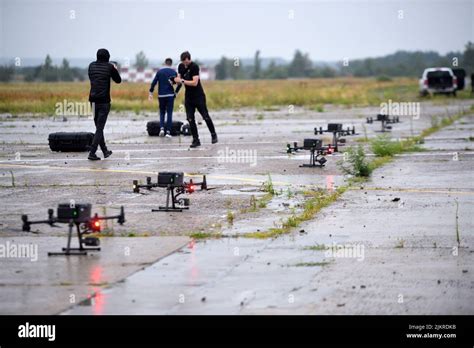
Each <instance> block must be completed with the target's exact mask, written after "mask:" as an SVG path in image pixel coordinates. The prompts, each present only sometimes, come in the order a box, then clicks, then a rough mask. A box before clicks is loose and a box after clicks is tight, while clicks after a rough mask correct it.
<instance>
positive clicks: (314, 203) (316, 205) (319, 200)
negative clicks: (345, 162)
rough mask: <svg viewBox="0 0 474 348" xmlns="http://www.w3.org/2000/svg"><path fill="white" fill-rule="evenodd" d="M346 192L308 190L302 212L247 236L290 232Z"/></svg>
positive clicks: (273, 236) (269, 235)
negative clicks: (275, 225)
mask: <svg viewBox="0 0 474 348" xmlns="http://www.w3.org/2000/svg"><path fill="white" fill-rule="evenodd" d="M343 192H344V189H339V190H336V191H335V192H332V193H328V192H326V191H307V192H305V196H307V197H309V198H308V199H307V200H305V202H304V207H303V211H302V212H301V213H300V214H293V215H291V216H290V217H288V218H287V219H286V220H285V221H283V222H282V224H281V226H280V227H272V228H270V229H268V230H267V231H259V232H252V233H247V234H245V235H244V237H246V238H257V239H265V238H275V237H278V236H280V235H283V234H287V233H289V232H290V231H291V230H292V229H294V228H296V227H298V226H299V225H300V224H301V223H302V222H304V221H308V220H310V219H312V218H313V217H314V216H315V215H316V214H317V213H318V212H319V211H320V210H321V209H323V208H325V207H327V206H328V205H330V204H331V203H333V202H334V201H336V199H337V198H338V197H339V196H340V195H341V194H342V193H343Z"/></svg>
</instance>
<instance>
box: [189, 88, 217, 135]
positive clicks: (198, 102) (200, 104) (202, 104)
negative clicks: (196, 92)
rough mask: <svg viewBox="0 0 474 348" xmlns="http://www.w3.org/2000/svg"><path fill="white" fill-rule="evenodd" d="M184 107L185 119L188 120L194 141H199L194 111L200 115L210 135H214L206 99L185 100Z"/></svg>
mask: <svg viewBox="0 0 474 348" xmlns="http://www.w3.org/2000/svg"><path fill="white" fill-rule="evenodd" d="M184 106H185V107H186V118H187V119H188V122H189V126H190V128H191V134H192V136H193V139H194V140H199V133H198V129H197V125H196V116H195V113H196V109H197V111H199V113H200V114H201V116H202V118H203V119H204V121H205V122H206V124H207V128H209V132H211V134H216V129H215V128H214V123H213V122H212V119H211V116H209V111H207V105H206V97H205V96H203V97H199V98H195V99H190V98H186V100H185V102H184Z"/></svg>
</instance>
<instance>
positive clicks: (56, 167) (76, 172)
mask: <svg viewBox="0 0 474 348" xmlns="http://www.w3.org/2000/svg"><path fill="white" fill-rule="evenodd" d="M469 106H470V103H469V102H457V103H452V104H451V105H433V104H428V103H427V104H423V105H422V114H421V117H420V118H418V119H414V120H413V119H411V118H408V119H402V123H400V124H396V125H394V127H393V130H392V132H391V133H392V136H393V137H397V138H398V137H400V138H401V137H407V136H410V135H412V134H417V133H419V132H420V131H421V130H423V129H426V128H428V127H429V126H430V125H431V122H432V117H433V116H437V117H442V116H446V115H448V114H455V113H457V112H459V111H460V110H461V109H462V108H464V109H467V108H469ZM325 110H326V108H325ZM327 110H328V111H327V112H324V113H317V112H308V111H305V110H297V111H296V113H295V114H291V115H288V114H287V113H285V112H284V111H279V112H263V114H264V116H263V117H261V116H257V115H260V114H261V113H262V112H257V111H254V110H247V111H243V112H238V113H235V112H231V111H228V112H219V113H215V114H214V115H213V116H214V118H215V121H216V122H215V123H216V125H217V129H218V130H219V140H220V142H219V144H217V145H211V144H210V136H209V134H208V132H207V130H206V129H205V126H200V130H201V134H202V141H203V146H202V147H201V148H200V149H197V150H188V144H189V142H190V138H189V137H181V138H173V139H171V140H169V139H161V138H156V137H147V136H146V135H144V129H145V124H146V121H148V120H149V119H150V117H151V116H149V117H145V116H143V115H138V116H133V117H132V116H129V117H127V115H113V116H112V117H111V119H110V121H109V123H108V125H107V127H108V128H107V129H106V136H107V138H108V139H109V140H110V144H111V145H110V147H111V148H112V150H113V151H114V155H113V156H112V157H111V158H110V159H107V160H105V161H100V162H97V163H90V162H88V161H87V160H86V159H85V156H84V154H65V153H51V152H50V151H49V149H48V148H47V145H45V139H46V138H47V133H48V132H53V131H59V130H63V129H64V125H65V124H66V125H67V127H68V129H74V130H77V131H85V130H89V129H88V127H90V122H91V121H90V120H87V119H77V118H70V119H68V121H67V122H62V121H57V120H52V119H42V120H39V119H34V118H32V119H29V120H25V121H18V120H13V119H9V118H8V119H7V118H4V119H3V122H2V123H1V124H0V129H1V130H2V139H3V140H4V144H3V145H2V157H1V158H0V185H1V190H0V194H1V202H2V203H1V204H2V212H1V225H0V236H4V237H7V236H8V237H17V236H21V237H22V238H25V240H30V239H34V238H38V239H41V240H43V239H46V238H54V237H52V236H56V237H57V236H64V232H61V231H58V230H57V229H51V228H49V227H48V226H39V227H38V228H37V229H35V231H36V232H38V233H39V234H38V235H35V236H34V237H31V235H30V234H27V233H24V232H21V224H20V222H21V220H20V216H21V214H25V213H26V214H29V215H30V217H31V218H32V219H36V218H45V217H46V209H47V208H53V207H55V206H56V205H57V204H58V203H62V202H63V201H65V202H67V201H69V200H70V199H75V201H76V202H79V201H84V202H90V203H92V204H93V205H94V210H95V211H97V212H99V213H102V212H103V211H105V212H113V211H115V209H117V208H118V207H119V206H121V205H124V206H125V207H126V208H125V209H126V210H125V213H126V219H127V222H126V224H125V225H123V226H118V225H114V226H111V227H112V228H111V229H112V231H111V234H112V235H113V237H110V238H107V243H109V245H114V246H115V244H117V245H122V244H121V243H124V242H123V240H126V239H129V238H126V236H127V235H129V234H130V233H133V235H136V236H138V237H134V238H132V239H133V241H140V243H142V241H143V244H144V245H146V244H147V240H149V239H150V238H153V237H145V236H180V235H190V234H192V233H196V232H204V233H217V234H221V235H222V236H223V238H220V239H210V240H203V241H201V240H195V241H192V242H190V243H187V244H186V246H185V247H184V248H181V249H180V250H179V251H177V252H175V253H173V254H171V255H169V256H167V257H165V258H161V256H159V255H162V253H161V252H160V251H159V249H157V251H156V255H158V256H156V255H155V254H154V252H150V254H149V257H150V259H153V257H155V256H156V259H159V258H161V259H160V261H158V262H156V263H153V264H152V265H151V266H149V267H147V268H146V269H144V270H142V271H139V272H137V273H134V274H133V275H131V276H128V275H129V273H132V271H130V272H129V273H128V274H125V273H126V272H123V273H120V272H119V273H120V275H119V276H117V277H115V278H113V279H112V278H110V279H109V280H107V286H104V287H103V288H101V289H100V290H101V291H100V301H85V302H83V303H81V305H76V306H74V307H72V308H71V309H68V310H66V309H67V308H68V307H69V306H70V304H69V303H68V304H67V305H65V304H64V303H62V304H61V305H57V304H51V305H50V306H49V307H48V303H49V299H46V300H43V301H41V300H38V303H33V304H32V305H31V306H32V308H34V310H33V309H32V312H35V313H41V312H42V311H45V312H47V313H53V312H58V311H64V310H66V311H65V312H64V313H66V314H162V313H166V314H195V313H196V314H217V313H225V314H234V313H245V314H250V313H252V314H253V313H264V314H273V313H287V314H291V313H294V314H303V313H311V314H337V313H347V314H379V313H380V314H386V313H400V314H404V313H412V314H429V313H439V314H459V313H466V314H467V313H469V314H473V313H474V307H473V303H474V301H473V300H474V298H473V295H472V294H473V293H474V291H473V290H474V280H473V273H474V269H473V268H472V261H473V257H474V254H473V253H472V252H471V249H472V247H473V246H472V244H473V236H472V231H473V227H474V226H473V225H474V222H473V218H472V212H473V211H474V210H473V208H474V207H473V204H474V203H473V198H474V187H473V185H474V180H472V179H474V177H473V169H474V166H473V164H474V157H473V153H474V152H473V151H472V150H473V149H474V147H473V145H472V140H469V139H470V137H472V136H473V127H474V122H473V118H472V117H464V118H463V119H461V120H460V121H458V122H456V123H455V124H454V125H452V126H450V127H448V128H446V129H444V130H442V131H441V132H438V133H436V134H434V135H432V136H431V137H429V138H427V139H426V142H425V144H424V145H423V146H424V147H425V148H426V149H427V150H428V151H425V152H418V153H411V154H405V155H402V156H397V158H396V160H395V161H394V162H392V163H390V164H388V165H386V166H384V167H382V168H381V169H379V170H377V171H376V172H375V173H374V174H373V178H372V179H371V180H370V181H369V182H368V183H366V184H364V185H363V186H362V188H361V187H355V188H353V189H351V190H348V191H346V192H345V193H344V194H343V195H342V196H341V197H340V199H338V201H337V202H335V203H334V204H332V205H331V206H330V207H327V208H325V209H323V210H322V211H321V212H320V213H319V214H318V215H317V216H316V217H315V218H314V219H313V220H312V221H309V222H306V223H303V224H302V225H301V226H299V227H298V228H296V229H295V231H294V232H292V233H291V234H289V235H285V236H282V237H279V238H277V239H263V240H260V239H250V238H245V234H246V233H249V232H255V231H264V230H268V229H269V228H271V227H272V226H277V225H278V224H281V221H282V220H283V219H285V218H286V217H288V216H290V215H291V214H292V213H294V212H295V211H298V209H300V205H299V204H300V203H301V196H299V195H298V194H297V192H298V191H301V190H304V189H307V188H311V187H313V188H316V187H317V188H326V187H332V186H335V187H337V186H339V185H341V184H342V183H343V176H342V174H341V172H340V171H339V169H338V168H337V166H336V161H338V160H340V159H341V156H340V155H335V156H328V163H327V166H326V167H325V168H300V167H299V165H300V164H302V163H305V162H307V161H308V160H309V156H307V154H306V153H302V154H301V155H296V156H295V155H291V156H289V155H287V154H286V153H285V145H286V143H287V142H292V141H298V142H300V143H301V142H302V141H303V139H304V138H309V137H313V134H312V129H313V128H314V127H319V126H325V124H326V123H327V122H328V121H329V120H330V121H342V122H343V123H344V124H345V126H352V125H355V126H356V131H357V132H358V133H359V134H358V135H356V136H353V137H347V141H348V143H349V144H354V143H355V142H356V139H358V138H363V137H365V136H367V137H369V138H370V137H373V136H375V135H376V134H379V133H378V132H377V131H378V130H379V127H380V124H379V123H378V122H376V123H374V124H372V125H368V124H365V117H366V116H375V115H376V114H377V108H352V109H348V108H333V109H332V108H327ZM258 118H260V119H258ZM261 118H263V119H261ZM236 120H238V121H236ZM13 125H14V127H13ZM33 125H34V126H35V127H32V126H33ZM364 129H365V130H364ZM324 137H326V138H327V139H329V136H328V135H324ZM25 139H26V140H27V141H26V140H25ZM229 150H235V151H237V150H240V151H248V152H246V153H247V154H249V153H250V154H254V153H255V154H256V157H255V158H254V157H252V156H250V158H246V159H245V161H244V162H243V163H242V162H240V163H235V159H234V158H232V156H229ZM454 152H457V157H456V158H457V160H453V158H454ZM18 153H19V154H20V156H19V158H18V155H17V157H16V158H15V154H18ZM255 159H256V161H255ZM162 170H163V171H164V170H166V171H171V170H180V171H184V172H185V173H187V174H188V178H191V177H192V178H193V179H194V180H199V178H200V177H201V175H202V174H206V175H207V181H208V184H209V186H210V187H213V188H214V189H213V190H210V191H202V192H200V191H198V192H196V193H195V194H193V195H190V196H189V197H190V199H191V207H190V210H189V211H186V212H183V213H151V211H150V210H151V209H152V208H154V207H156V205H161V204H163V203H164V200H165V191H164V190H155V191H152V192H148V191H146V190H144V191H143V192H142V193H140V194H135V193H133V192H132V190H131V182H132V180H136V179H140V180H142V182H144V180H145V178H146V176H153V177H154V176H155V175H156V173H157V172H158V171H162ZM268 173H271V179H272V181H273V184H274V186H275V189H276V190H277V192H281V194H280V195H279V196H276V197H275V198H274V199H272V200H271V201H270V202H268V204H267V205H266V206H265V207H262V208H259V209H257V210H256V211H249V207H251V204H252V203H251V200H252V196H254V197H256V198H257V199H258V198H260V197H262V195H264V192H262V183H264V182H265V181H267V180H268ZM13 181H14V182H15V186H14V187H12V182H13ZM287 191H289V192H290V193H291V192H292V193H293V194H294V195H291V197H292V198H289V197H290V196H288V197H286V194H285V192H287ZM32 198H33V199H32ZM396 198H399V200H396ZM394 199H395V201H393V200H394ZM456 201H457V206H458V219H457V220H456V218H455V217H456V210H455V209H456V208H455V207H456ZM229 213H232V216H233V219H232V222H230V221H229ZM456 221H457V224H458V227H457V228H458V231H460V238H461V239H460V244H459V245H458V244H457V241H456ZM237 236H240V237H238V238H237ZM17 238H18V237H17ZM158 238H164V237H158ZM170 238H172V237H170ZM64 240H65V238H64ZM186 240H187V239H186ZM137 243H138V242H137ZM185 243H186V242H185ZM341 245H346V248H344V249H343V251H344V250H345V251H347V252H349V253H351V252H352V253H356V254H357V255H356V256H357V258H354V257H339V256H337V255H336V257H333V256H334V255H331V254H330V252H329V251H330V250H332V249H329V250H327V249H326V248H327V247H328V246H329V247H330V246H337V247H339V246H341ZM456 246H457V247H458V248H457V249H453V248H455V247H456ZM109 248H110V247H109ZM177 248H179V247H175V248H174V249H177ZM171 249H173V248H171ZM334 250H336V249H334ZM454 250H457V253H456V254H457V256H454V255H453V252H454ZM102 253H104V251H102ZM334 254H335V253H334ZM361 255H362V256H361ZM43 256H44V255H43ZM346 256H347V255H346ZM353 256H354V255H353ZM361 258H362V259H361ZM357 259H361V260H360V261H357ZM2 262H3V261H2ZM55 262H57V261H55ZM59 262H61V261H59ZM75 262H81V261H75ZM147 262H148V261H147ZM147 265H149V263H147ZM51 266H52V265H47V267H46V269H48V267H51ZM116 267H117V266H109V267H108V268H110V272H113V271H114V270H115V269H116ZM74 268H75V267H74V266H71V269H74ZM84 274H87V272H84ZM420 274H421V275H422V276H420ZM2 278H4V279H5V280H3V281H2V284H3V283H8V282H9V281H12V282H13V281H14V282H16V284H19V285H18V286H19V287H20V288H22V293H23V296H25V298H29V297H30V296H31V297H36V296H37V295H36V294H38V297H41V296H40V294H41V293H42V291H43V292H44V291H47V290H45V289H44V288H43V290H41V288H40V287H38V288H39V290H35V291H38V293H36V292H35V293H33V290H32V289H33V287H30V286H27V285H25V286H21V285H20V284H22V282H25V284H26V283H27V282H26V281H25V279H29V278H28V277H25V276H22V275H21V273H18V274H10V273H8V275H7V276H5V277H2ZM55 281H57V280H55ZM85 282H86V280H85V279H82V280H80V281H78V286H79V285H80V284H82V286H84V287H85V288H87V289H89V290H90V287H89V288H88V287H87V285H84V284H85ZM52 283H54V282H52ZM2 288H3V287H2ZM1 291H2V292H3V290H1ZM66 293H67V292H65V294H66ZM5 294H6V295H5V296H6V298H8V297H9V296H12V295H11V294H10V293H9V292H6V291H5ZM33 294H34V295H33ZM87 294H90V293H88V292H87V291H85V290H84V291H83V292H82V293H81V295H80V296H78V298H80V301H82V300H83V299H87ZM0 296H1V295H0ZM80 301H78V302H77V303H79V302H80ZM98 307H99V308H98ZM7 310H8V311H9V312H10V311H11V312H15V310H18V307H14V306H13V307H11V308H10V307H8V308H7ZM0 312H3V311H2V310H0Z"/></svg>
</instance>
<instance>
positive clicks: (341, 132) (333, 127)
mask: <svg viewBox="0 0 474 348" xmlns="http://www.w3.org/2000/svg"><path fill="white" fill-rule="evenodd" d="M323 133H332V143H331V146H332V148H333V149H334V152H339V149H338V145H339V143H341V144H344V143H345V142H346V139H342V138H341V137H343V136H350V135H355V134H356V132H355V126H352V128H349V127H347V129H342V123H328V128H327V129H324V130H323V127H319V128H317V127H315V128H314V134H315V135H318V134H323Z"/></svg>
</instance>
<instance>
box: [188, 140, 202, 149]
mask: <svg viewBox="0 0 474 348" xmlns="http://www.w3.org/2000/svg"><path fill="white" fill-rule="evenodd" d="M198 146H201V142H200V141H199V139H198V140H193V142H192V143H191V145H190V146H189V147H190V148H192V149H193V148H195V147H198Z"/></svg>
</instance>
